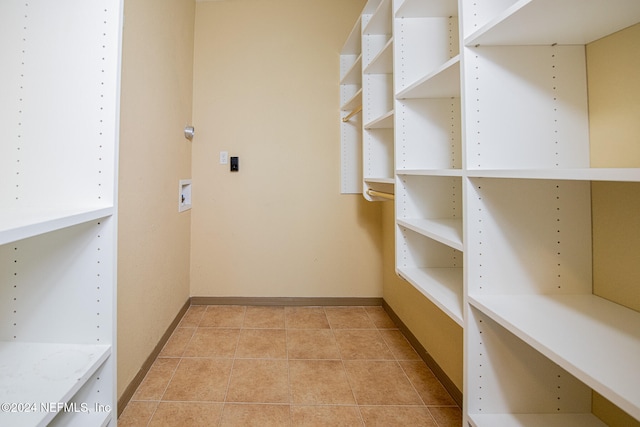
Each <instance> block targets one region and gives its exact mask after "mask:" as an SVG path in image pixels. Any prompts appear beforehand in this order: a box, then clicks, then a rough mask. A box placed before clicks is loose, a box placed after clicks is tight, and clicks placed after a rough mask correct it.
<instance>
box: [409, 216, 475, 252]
mask: <svg viewBox="0 0 640 427" xmlns="http://www.w3.org/2000/svg"><path fill="white" fill-rule="evenodd" d="M397 222H398V225H400V226H402V227H406V228H408V229H410V230H413V231H415V232H416V233H419V234H422V235H423V236H426V237H428V238H430V239H433V240H436V241H438V242H440V243H443V244H445V245H447V246H450V247H452V248H453V249H457V250H459V251H462V250H463V245H462V219H457V218H454V219H448V218H445V219H413V218H410V219H407V218H398V219H397Z"/></svg>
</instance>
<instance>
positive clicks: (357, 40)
mask: <svg viewBox="0 0 640 427" xmlns="http://www.w3.org/2000/svg"><path fill="white" fill-rule="evenodd" d="M361 22H362V21H361V18H358V20H357V21H356V23H355V24H354V26H353V29H352V30H351V33H349V37H347V41H346V42H345V43H344V45H343V46H342V50H341V51H340V55H359V54H360V49H362V28H361V26H360V24H361Z"/></svg>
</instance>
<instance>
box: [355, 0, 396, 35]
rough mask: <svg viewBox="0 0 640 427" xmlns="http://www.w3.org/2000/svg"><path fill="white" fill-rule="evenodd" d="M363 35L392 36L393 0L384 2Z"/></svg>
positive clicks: (368, 23) (383, 0)
mask: <svg viewBox="0 0 640 427" xmlns="http://www.w3.org/2000/svg"><path fill="white" fill-rule="evenodd" d="M362 34H366V35H369V34H386V35H389V34H391V0H382V1H381V2H380V4H379V5H378V7H377V9H376V11H375V12H374V13H373V15H372V16H371V19H370V20H369V22H367V24H366V25H365V27H364V29H363V30H362Z"/></svg>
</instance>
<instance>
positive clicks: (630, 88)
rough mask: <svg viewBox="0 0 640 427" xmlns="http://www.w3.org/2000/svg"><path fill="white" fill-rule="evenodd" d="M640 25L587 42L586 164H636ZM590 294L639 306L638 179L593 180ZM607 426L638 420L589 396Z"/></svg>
mask: <svg viewBox="0 0 640 427" xmlns="http://www.w3.org/2000/svg"><path fill="white" fill-rule="evenodd" d="M639 45H640V24H638V25H635V26H633V27H630V28H628V29H626V30H623V31H620V32H618V33H616V34H613V35H611V36H609V37H606V38H604V39H601V40H598V41H596V42H594V43H591V44H590V45H588V46H587V66H588V70H587V74H588V82H589V121H590V135H591V164H592V166H593V167H636V168H637V167H640V120H638V118H639V117H640V102H638V99H640V81H639V80H638V75H640V55H638V46H639ZM591 191H592V210H593V278H594V282H593V289H594V293H595V294H597V295H600V296H602V297H604V298H607V299H610V300H612V301H614V302H617V303H618V304H622V305H626V306H627V307H629V308H632V309H634V310H636V311H640V216H639V215H638V212H640V184H638V183H614V182H594V183H593V184H592V187H591ZM593 407H594V408H593V410H594V413H595V414H596V415H598V416H599V417H601V418H602V419H603V420H604V421H605V422H606V423H607V424H608V425H611V426H621V427H622V426H624V427H632V426H636V427H638V426H640V422H638V421H636V420H633V419H632V418H631V417H629V416H628V415H626V414H625V413H623V412H622V411H620V410H619V409H617V408H616V407H614V406H613V405H611V404H610V403H609V402H607V401H606V400H604V399H603V398H601V397H600V396H599V395H594V401H593Z"/></svg>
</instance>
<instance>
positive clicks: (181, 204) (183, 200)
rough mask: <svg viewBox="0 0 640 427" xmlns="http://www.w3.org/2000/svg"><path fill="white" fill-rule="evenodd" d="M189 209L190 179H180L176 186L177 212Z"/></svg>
mask: <svg viewBox="0 0 640 427" xmlns="http://www.w3.org/2000/svg"><path fill="white" fill-rule="evenodd" d="M189 209H191V180H190V179H181V180H180V185H179V187H178V212H184V211H186V210H189Z"/></svg>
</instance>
